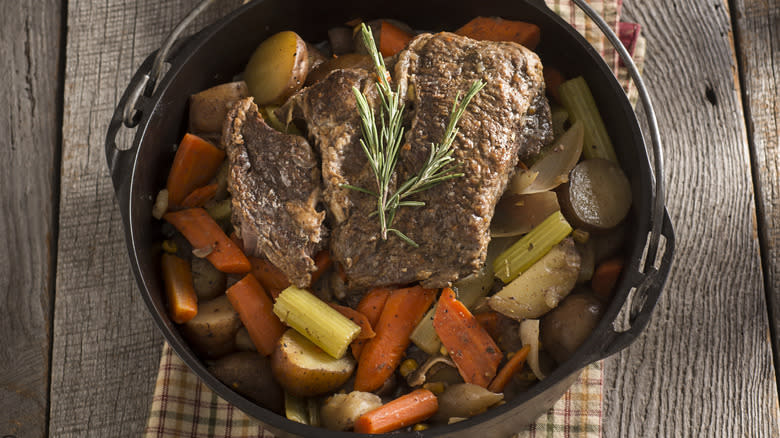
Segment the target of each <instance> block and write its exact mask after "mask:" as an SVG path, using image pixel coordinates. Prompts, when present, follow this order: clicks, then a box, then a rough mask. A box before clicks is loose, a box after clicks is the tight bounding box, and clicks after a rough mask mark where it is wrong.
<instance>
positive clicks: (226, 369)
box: [209, 351, 284, 412]
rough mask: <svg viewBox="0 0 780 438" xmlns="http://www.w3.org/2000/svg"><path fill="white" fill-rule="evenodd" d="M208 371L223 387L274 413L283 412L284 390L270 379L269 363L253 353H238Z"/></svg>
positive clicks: (264, 358) (217, 362) (222, 360)
mask: <svg viewBox="0 0 780 438" xmlns="http://www.w3.org/2000/svg"><path fill="white" fill-rule="evenodd" d="M209 371H210V372H211V373H212V374H214V376H215V377H216V378H217V379H219V380H220V381H221V382H222V383H224V384H225V385H227V386H229V387H231V388H233V389H234V390H235V391H236V392H238V393H239V394H241V395H243V396H244V397H247V398H249V399H251V400H252V401H254V402H256V403H258V404H260V405H262V406H263V407H265V408H267V409H270V410H272V411H274V412H282V411H283V409H284V391H282V387H281V386H279V384H278V383H277V382H276V380H274V377H273V374H272V373H271V363H270V361H269V360H268V359H267V358H266V357H264V356H262V355H261V354H259V353H256V352H250V351H241V352H238V353H233V354H230V355H228V356H225V357H223V358H221V359H219V360H217V361H216V362H215V363H214V364H213V365H211V366H210V367H209Z"/></svg>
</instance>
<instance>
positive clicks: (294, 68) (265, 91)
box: [244, 30, 310, 106]
mask: <svg viewBox="0 0 780 438" xmlns="http://www.w3.org/2000/svg"><path fill="white" fill-rule="evenodd" d="M309 67H310V66H309V53H308V48H307V47H306V42H305V41H304V40H303V39H302V38H301V37H300V36H298V34H297V33H295V32H292V31H289V30H288V31H283V32H279V33H277V34H274V35H272V36H270V37H268V38H267V39H266V40H265V41H263V42H262V43H260V45H259V46H258V47H257V49H256V50H255V52H254V53H253V54H252V57H251V58H250V59H249V62H248V63H247V65H246V69H244V81H245V82H246V85H247V87H249V93H250V94H251V95H252V96H253V97H254V98H255V103H256V104H257V105H260V106H262V105H269V104H274V105H281V104H283V103H284V102H285V101H286V100H287V98H288V97H290V96H291V95H292V94H293V93H295V92H296V91H298V90H299V89H300V88H301V87H302V86H303V84H304V82H305V81H306V76H307V75H308V74H309Z"/></svg>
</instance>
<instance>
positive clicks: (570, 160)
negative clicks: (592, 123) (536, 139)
mask: <svg viewBox="0 0 780 438" xmlns="http://www.w3.org/2000/svg"><path fill="white" fill-rule="evenodd" d="M584 136H585V128H584V127H583V124H582V122H577V123H575V124H574V125H572V126H571V128H569V130H568V131H566V132H565V133H563V135H561V136H560V138H557V139H555V141H554V142H553V143H552V145H550V146H549V147H547V148H545V150H544V151H542V154H541V155H540V156H539V159H537V160H536V162H535V163H534V164H533V165H532V166H531V167H530V168H529V169H528V170H523V171H519V172H517V173H516V174H515V176H514V177H513V178H512V180H511V181H510V183H509V188H510V190H512V191H513V192H514V193H516V194H518V195H524V194H529V193H539V192H546V191H548V190H552V189H554V188H556V187H558V186H559V185H561V184H563V183H565V182H566V181H568V180H569V172H571V170H572V169H573V168H574V166H576V165H577V161H579V159H580V155H581V154H582V143H583V139H584ZM529 178H533V179H532V181H531V182H530V183H528V179H529Z"/></svg>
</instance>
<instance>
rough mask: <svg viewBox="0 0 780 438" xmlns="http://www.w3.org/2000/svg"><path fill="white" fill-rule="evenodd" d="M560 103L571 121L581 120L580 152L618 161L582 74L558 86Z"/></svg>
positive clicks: (592, 156)
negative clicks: (582, 134) (582, 139)
mask: <svg viewBox="0 0 780 438" xmlns="http://www.w3.org/2000/svg"><path fill="white" fill-rule="evenodd" d="M558 93H559V94H560V97H561V103H563V106H564V107H565V108H566V111H568V112H569V117H570V118H571V122H572V123H576V122H577V121H579V120H582V123H583V125H585V144H584V146H583V148H582V154H583V155H585V158H588V159H590V158H604V159H607V160H611V161H614V162H616V163H617V162H618V160H617V156H616V155H615V148H614V147H613V146H612V140H610V138H609V134H607V128H606V126H604V120H603V119H602V118H601V114H600V113H599V109H598V108H597V107H596V101H595V100H594V99H593V94H592V93H591V92H590V88H589V87H588V84H587V82H585V79H584V78H583V77H582V76H578V77H576V78H574V79H570V80H568V81H566V82H564V83H562V84H561V86H560V88H558Z"/></svg>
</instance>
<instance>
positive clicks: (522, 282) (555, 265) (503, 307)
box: [488, 238, 580, 321]
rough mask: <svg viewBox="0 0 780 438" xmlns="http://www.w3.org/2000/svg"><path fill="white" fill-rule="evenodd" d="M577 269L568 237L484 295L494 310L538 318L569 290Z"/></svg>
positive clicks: (576, 256)
mask: <svg viewBox="0 0 780 438" xmlns="http://www.w3.org/2000/svg"><path fill="white" fill-rule="evenodd" d="M579 272H580V254H579V252H578V251H577V248H576V247H575V245H574V240H572V239H571V238H567V239H564V240H563V241H561V243H559V244H558V245H556V246H554V247H553V248H552V249H551V250H550V251H549V252H548V253H547V254H545V255H544V256H543V257H542V258H541V259H539V261H538V262H536V263H534V264H533V265H531V267H530V268H528V269H527V270H526V271H525V272H523V273H522V274H520V275H519V276H518V277H517V278H516V279H514V280H513V281H512V282H511V283H509V284H508V285H506V286H504V288H503V289H501V290H500V291H499V292H498V293H497V294H495V295H493V296H492V297H490V298H489V299H488V305H489V306H490V307H491V308H492V309H493V310H495V311H496V312H500V313H503V314H504V315H506V316H508V317H510V318H514V319H516V320H518V321H519V320H522V319H526V318H538V317H540V316H542V315H544V314H545V313H547V312H549V311H550V309H553V308H554V307H555V306H557V305H558V303H559V302H560V301H561V300H562V299H563V298H564V297H566V295H568V294H569V292H571V290H572V289H573V288H574V285H575V283H576V282H577V277H578V276H579Z"/></svg>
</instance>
